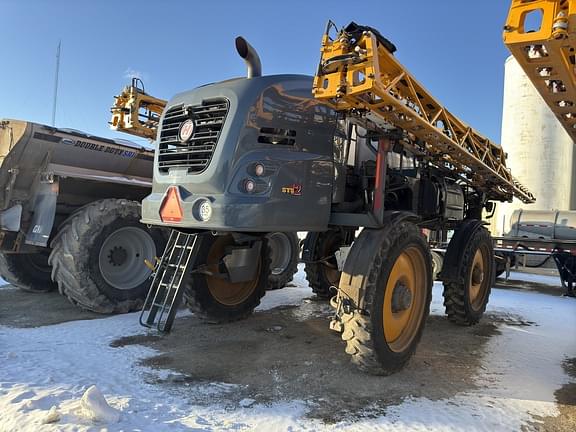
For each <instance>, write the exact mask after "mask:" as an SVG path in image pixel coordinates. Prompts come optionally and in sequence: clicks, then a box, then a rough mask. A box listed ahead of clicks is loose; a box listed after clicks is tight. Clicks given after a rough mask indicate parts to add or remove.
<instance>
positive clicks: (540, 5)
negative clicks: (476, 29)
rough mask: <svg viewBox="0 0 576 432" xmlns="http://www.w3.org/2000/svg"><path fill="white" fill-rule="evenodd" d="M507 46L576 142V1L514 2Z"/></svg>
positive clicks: (506, 28) (543, 0) (507, 34)
mask: <svg viewBox="0 0 576 432" xmlns="http://www.w3.org/2000/svg"><path fill="white" fill-rule="evenodd" d="M504 43H505V44H506V46H507V47H508V49H509V50H510V52H511V53H512V55H513V56H514V57H515V58H516V60H517V61H518V63H519V64H520V66H521V67H522V69H524V72H525V73H526V75H527V76H528V78H529V79H530V81H532V83H533V84H534V86H535V87H536V89H537V90H538V92H539V93H540V95H541V96H542V98H544V101H545V102H546V104H547V105H548V106H549V107H550V109H551V110H552V111H553V112H554V114H555V115H556V117H557V118H558V120H559V121H560V123H561V124H562V126H564V128H565V129H566V131H567V132H568V134H569V135H570V137H571V138H572V140H575V141H576V106H575V104H576V75H575V73H576V71H575V63H576V62H575V49H576V0H532V1H526V0H513V1H512V4H511V6H510V12H509V14H508V19H507V21H506V25H505V26H504Z"/></svg>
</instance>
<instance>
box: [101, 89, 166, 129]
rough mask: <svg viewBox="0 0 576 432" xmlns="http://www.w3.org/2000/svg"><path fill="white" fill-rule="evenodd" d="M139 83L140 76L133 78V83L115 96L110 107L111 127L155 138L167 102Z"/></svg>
mask: <svg viewBox="0 0 576 432" xmlns="http://www.w3.org/2000/svg"><path fill="white" fill-rule="evenodd" d="M138 83H142V81H140V79H139V78H132V84H131V85H129V86H126V87H124V89H123V90H122V93H120V94H119V95H118V96H114V105H113V106H112V108H111V109H110V111H111V113H112V119H111V120H110V122H109V124H110V128H111V129H112V130H117V131H119V132H125V133H128V134H130V135H135V136H138V137H141V138H148V139H150V140H154V139H156V133H157V131H158V123H159V121H160V116H161V115H162V111H163V110H164V107H165V106H166V104H167V102H166V101H165V100H163V99H158V98H155V97H154V96H150V95H149V94H147V93H146V92H145V91H144V85H143V84H141V85H139V84H138Z"/></svg>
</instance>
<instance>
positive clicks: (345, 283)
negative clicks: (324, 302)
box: [338, 211, 418, 310]
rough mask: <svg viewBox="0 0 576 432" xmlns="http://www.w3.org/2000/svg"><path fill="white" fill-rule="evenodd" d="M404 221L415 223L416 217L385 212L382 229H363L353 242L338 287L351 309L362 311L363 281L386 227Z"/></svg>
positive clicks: (364, 284) (397, 212)
mask: <svg viewBox="0 0 576 432" xmlns="http://www.w3.org/2000/svg"><path fill="white" fill-rule="evenodd" d="M405 220H408V221H417V220H418V216H416V215H415V214H414V213H409V212H401V211H391V212H385V214H384V218H383V222H384V223H383V226H384V228H381V229H369V228H365V229H364V230H363V231H362V233H361V234H360V236H359V237H358V238H357V239H356V241H355V242H354V247H352V249H350V253H349V255H348V258H347V259H346V262H345V263H344V268H343V270H342V275H341V276H340V284H339V286H338V291H339V295H341V296H344V297H346V298H347V300H348V301H349V302H351V304H350V306H351V308H352V309H360V310H363V309H364V294H365V293H364V287H365V286H366V283H365V279H366V277H368V272H369V267H370V265H371V263H372V261H373V258H374V254H375V253H376V251H377V250H379V248H380V245H381V244H382V242H384V241H386V237H387V235H388V229H387V227H390V226H392V225H394V224H396V223H399V222H402V221H405Z"/></svg>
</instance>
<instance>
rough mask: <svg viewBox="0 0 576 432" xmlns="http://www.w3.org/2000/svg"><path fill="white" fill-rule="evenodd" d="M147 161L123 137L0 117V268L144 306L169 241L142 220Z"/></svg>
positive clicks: (93, 297)
mask: <svg viewBox="0 0 576 432" xmlns="http://www.w3.org/2000/svg"><path fill="white" fill-rule="evenodd" d="M152 164H153V152H152V151H151V150H149V149H146V148H143V147H142V146H139V145H137V144H134V143H131V142H129V141H125V140H110V139H106V138H100V137H96V136H92V135H88V134H85V133H82V132H79V131H75V130H70V129H58V128H54V127H49V126H45V125H41V124H37V123H32V122H27V121H21V120H0V185H1V186H2V193H1V194H0V209H1V211H0V275H1V276H2V277H3V278H4V279H5V280H6V281H8V282H10V283H11V284H13V285H15V286H17V287H19V288H21V289H23V290H26V291H31V292H44V291H50V290H53V289H56V288H58V290H59V291H60V293H61V294H63V295H64V296H66V297H67V298H68V299H69V300H70V301H71V302H72V303H74V304H77V305H79V306H80V307H82V308H84V309H88V310H91V311H94V312H100V313H116V312H127V311H130V310H134V309H137V308H139V307H141V305H142V302H143V299H144V297H145V296H146V293H147V291H148V288H149V286H150V282H151V279H150V275H151V274H152V268H153V265H152V263H154V262H155V257H157V256H161V254H162V251H163V248H164V246H165V243H166V236H165V234H164V232H163V230H161V229H158V228H148V227H146V226H144V225H142V224H140V222H139V220H140V204H139V202H140V200H142V198H144V197H145V196H146V195H147V194H148V193H149V191H150V187H151V173H152ZM145 260H148V261H149V265H148V266H147V265H146V262H145ZM150 267H152V268H150Z"/></svg>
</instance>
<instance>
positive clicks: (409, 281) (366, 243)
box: [342, 221, 432, 375]
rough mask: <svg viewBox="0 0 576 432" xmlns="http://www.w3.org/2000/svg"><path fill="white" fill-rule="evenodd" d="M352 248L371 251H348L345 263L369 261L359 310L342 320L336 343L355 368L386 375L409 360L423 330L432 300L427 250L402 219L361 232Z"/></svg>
mask: <svg viewBox="0 0 576 432" xmlns="http://www.w3.org/2000/svg"><path fill="white" fill-rule="evenodd" d="M355 247H356V248H359V249H363V248H367V247H368V248H370V249H371V250H369V251H364V253H362V254H361V253H355V252H354V251H353V250H352V251H351V252H350V255H349V257H348V259H350V257H351V256H353V257H362V258H361V259H365V258H366V257H370V258H369V259H370V262H369V263H368V264H367V267H365V268H367V271H366V272H364V271H363V272H362V275H363V287H362V289H361V292H363V293H364V294H363V307H362V309H361V310H358V309H356V310H353V311H352V312H351V313H350V314H346V315H344V316H343V320H342V324H343V332H342V339H343V340H344V341H346V352H347V353H348V354H350V355H351V358H352V363H354V364H355V365H356V366H358V367H359V368H360V369H361V370H363V371H365V372H369V373H372V374H375V375H390V374H393V373H395V372H398V371H399V370H400V369H402V368H403V367H404V366H405V365H406V363H407V362H408V361H409V360H410V358H411V357H412V355H413V354H414V352H415V351H416V347H417V345H418V343H419V341H420V339H421V337H422V333H423V331H424V325H425V322H426V317H427V316H428V313H429V310H430V301H431V299H432V266H431V258H430V250H429V248H428V244H427V243H426V240H425V239H424V237H423V236H422V235H421V233H420V230H419V229H418V227H417V226H416V225H414V224H412V223H410V222H407V221H400V222H394V223H393V224H391V225H390V226H388V227H386V228H384V230H383V231H380V232H379V231H375V230H364V231H363V232H362V233H361V234H360V237H359V238H358V240H357V241H356V242H355V243H354V245H353V246H352V249H354V248H355ZM356 259H358V258H356ZM347 265H348V264H347ZM351 265H352V267H351V268H355V267H356V266H355V265H354V262H351Z"/></svg>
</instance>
